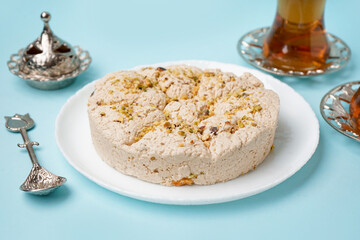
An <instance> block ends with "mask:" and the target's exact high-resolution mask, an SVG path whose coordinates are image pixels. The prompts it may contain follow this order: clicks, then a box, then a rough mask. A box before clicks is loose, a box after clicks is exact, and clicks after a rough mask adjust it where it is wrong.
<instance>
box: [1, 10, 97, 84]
mask: <svg viewBox="0 0 360 240" xmlns="http://www.w3.org/2000/svg"><path fill="white" fill-rule="evenodd" d="M41 19H42V20H43V22H44V29H43V32H42V33H41V35H40V37H38V38H37V39H36V40H35V41H34V42H32V43H31V44H29V45H28V46H27V47H26V48H25V49H20V50H19V51H18V53H16V54H13V55H11V56H10V60H9V61H8V62H7V65H8V68H9V70H10V72H12V73H13V74H15V75H16V76H18V77H20V78H23V79H25V80H26V82H27V83H28V84H29V85H31V86H33V87H36V88H40V89H58V88H62V87H65V86H67V85H69V84H71V83H72V82H73V81H74V80H75V77H76V76H78V75H79V74H80V73H82V72H83V71H85V70H86V69H87V68H88V67H89V65H90V63H91V57H90V54H89V52H87V51H84V50H82V49H81V48H80V47H79V46H75V47H72V46H71V45H70V44H69V43H67V42H65V41H63V40H62V39H60V38H59V37H57V36H56V35H55V34H53V32H52V31H51V29H50V26H49V21H50V14H49V13H47V12H43V13H42V14H41Z"/></svg>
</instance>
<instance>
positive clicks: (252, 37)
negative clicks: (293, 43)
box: [237, 27, 351, 77]
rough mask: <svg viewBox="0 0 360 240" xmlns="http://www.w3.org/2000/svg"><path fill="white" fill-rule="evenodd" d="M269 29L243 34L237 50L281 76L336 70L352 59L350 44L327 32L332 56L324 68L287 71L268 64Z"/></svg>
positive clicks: (250, 61)
mask: <svg viewBox="0 0 360 240" xmlns="http://www.w3.org/2000/svg"><path fill="white" fill-rule="evenodd" d="M269 30H270V28H269V27H264V28H260V29H256V30H254V31H251V32H249V33H247V34H245V35H244V36H242V37H241V38H240V40H239V42H238V44H237V50H238V53H239V54H240V56H241V57H242V58H243V59H244V60H245V61H246V62H248V63H249V64H251V65H253V66H254V67H257V68H260V69H261V70H263V71H266V72H269V73H272V74H276V75H280V76H296V77H308V76H315V75H322V74H327V73H332V72H336V71H338V70H340V69H342V68H343V67H345V65H346V64H347V63H348V62H349V60H350V57H351V51H350V48H349V47H348V45H347V44H346V43H345V42H343V41H342V40H341V39H340V38H338V37H336V36H334V35H332V34H330V33H326V36H327V38H328V42H329V47H330V56H329V58H328V60H327V62H326V65H327V66H326V68H325V69H324V70H322V69H318V70H312V71H306V72H301V71H292V70H288V71H286V70H281V69H278V68H274V67H269V66H266V64H265V58H264V56H263V46H262V45H263V41H264V38H265V37H266V34H267V32H268V31H269Z"/></svg>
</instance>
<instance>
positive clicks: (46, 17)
mask: <svg viewBox="0 0 360 240" xmlns="http://www.w3.org/2000/svg"><path fill="white" fill-rule="evenodd" d="M40 16H41V20H43V22H44V23H48V22H49V21H50V19H51V15H50V13H48V12H42V13H41V15H40Z"/></svg>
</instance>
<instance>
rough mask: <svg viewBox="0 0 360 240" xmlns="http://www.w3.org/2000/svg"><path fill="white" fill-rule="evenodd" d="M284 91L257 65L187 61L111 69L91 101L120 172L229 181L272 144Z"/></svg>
mask: <svg viewBox="0 0 360 240" xmlns="http://www.w3.org/2000/svg"><path fill="white" fill-rule="evenodd" d="M279 107H280V104H279V97H278V95H277V94H276V93H275V92H273V91H271V90H267V89H265V88H264V86H263V84H262V82H261V81H260V80H258V79H257V78H256V77H254V76H253V75H251V74H250V73H244V74H243V75H242V76H240V77H238V76H236V75H234V74H233V73H224V72H222V71H220V70H219V69H205V70H201V69H199V68H196V67H192V66H186V65H174V66H168V67H166V68H163V67H157V68H154V67H146V68H142V69H141V70H138V71H130V70H129V71H118V72H115V73H110V74H107V75H106V76H105V77H103V78H102V79H100V80H99V81H98V82H97V83H96V84H95V91H94V92H93V93H92V94H91V96H90V97H89V101H88V114H89V122H90V129H91V135H92V140H93V144H94V146H95V149H96V151H97V152H98V154H99V156H100V157H101V158H102V159H103V160H104V161H105V162H106V163H107V164H109V165H110V166H111V167H113V168H115V169H116V170H118V171H120V172H121V173H124V174H127V175H130V176H134V177H137V178H139V179H141V180H144V181H148V182H152V183H158V184H163V185H173V186H181V185H192V184H199V185H207V184H215V183H217V182H225V181H228V180H231V179H234V178H236V177H238V176H240V175H242V174H245V173H247V172H249V171H250V170H252V169H255V168H256V167H257V166H258V165H259V164H260V163H261V162H262V161H263V160H264V159H265V158H266V156H267V155H268V154H269V152H270V151H271V148H272V145H273V141H274V136H275V130H276V127H277V119H278V113H279Z"/></svg>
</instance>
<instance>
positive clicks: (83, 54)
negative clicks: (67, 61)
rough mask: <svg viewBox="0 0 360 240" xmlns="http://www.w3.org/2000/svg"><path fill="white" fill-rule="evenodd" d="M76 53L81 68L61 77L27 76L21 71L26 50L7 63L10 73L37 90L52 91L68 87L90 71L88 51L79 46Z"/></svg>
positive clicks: (12, 56) (22, 50) (20, 51)
mask: <svg viewBox="0 0 360 240" xmlns="http://www.w3.org/2000/svg"><path fill="white" fill-rule="evenodd" d="M74 50H75V53H76V55H77V56H78V58H79V60H80V66H79V67H78V68H77V69H75V70H74V71H73V72H71V73H68V74H64V75H62V76H60V77H44V76H40V75H36V74H26V73H23V72H22V71H21V70H20V66H21V64H22V62H21V56H22V55H23V52H24V49H20V50H19V52H18V53H17V54H13V55H11V56H10V60H9V61H8V62H7V65H8V67H9V70H10V72H12V73H13V74H15V75H17V76H18V77H20V78H23V79H25V80H26V82H27V83H28V84H29V85H30V86H32V87H35V88H39V89H45V90H51V89H59V88H63V87H66V86H68V85H70V84H71V83H73V82H74V81H75V78H76V77H77V76H78V75H79V74H80V73H82V72H84V71H85V70H86V69H88V67H89V65H90V63H91V57H90V54H89V52H88V51H84V50H82V49H81V48H80V47H79V46H75V47H74Z"/></svg>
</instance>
